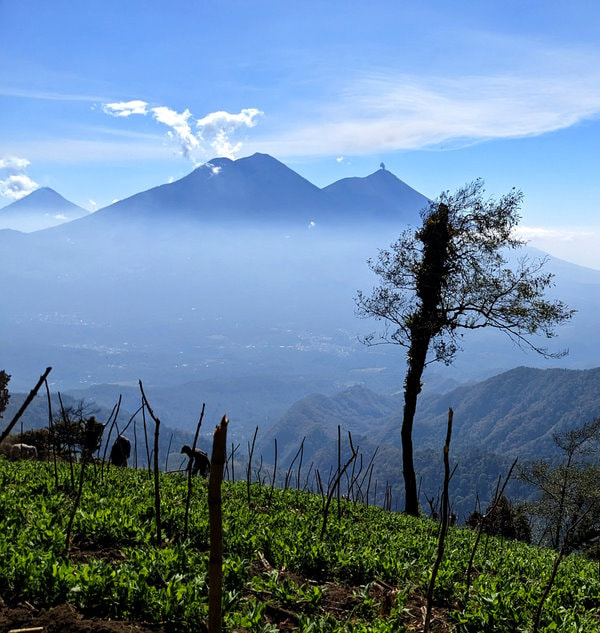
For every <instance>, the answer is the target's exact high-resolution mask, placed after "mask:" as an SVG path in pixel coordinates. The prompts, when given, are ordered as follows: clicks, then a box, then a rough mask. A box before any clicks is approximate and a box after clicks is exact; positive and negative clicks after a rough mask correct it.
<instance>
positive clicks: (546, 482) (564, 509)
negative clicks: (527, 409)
mask: <svg viewBox="0 0 600 633" xmlns="http://www.w3.org/2000/svg"><path fill="white" fill-rule="evenodd" d="M554 442H555V443H556V445H557V446H558V447H559V448H560V450H561V451H562V454H563V457H562V460H561V461H560V463H558V464H556V463H555V464H551V463H550V462H548V461H547V460H539V461H536V462H534V463H532V464H531V465H530V466H529V467H528V468H525V469H523V470H522V472H521V478H522V479H523V480H524V481H526V482H527V483H529V484H530V485H532V486H534V487H535V488H536V489H537V490H538V491H539V493H540V496H539V498H538V500H537V501H536V502H534V503H532V504H531V506H530V511H531V513H532V514H533V516H535V517H536V518H537V519H538V520H539V521H541V523H542V527H541V529H542V530H543V534H544V535H545V541H546V542H547V543H548V544H549V545H551V546H552V547H553V548H554V549H556V550H563V551H565V552H569V551H571V550H574V549H586V547H588V546H589V545H590V544H591V543H592V542H593V541H594V540H595V539H597V538H598V537H600V467H598V466H597V465H596V464H595V463H594V462H593V460H592V457H593V455H594V453H597V451H598V448H599V443H600V418H598V419H596V420H594V421H593V422H590V423H587V424H584V425H583V426H582V427H579V428H576V429H571V430H569V431H566V432H565V433H556V434H555V435H554Z"/></svg>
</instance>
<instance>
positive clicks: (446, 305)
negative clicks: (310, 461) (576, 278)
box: [356, 180, 573, 515]
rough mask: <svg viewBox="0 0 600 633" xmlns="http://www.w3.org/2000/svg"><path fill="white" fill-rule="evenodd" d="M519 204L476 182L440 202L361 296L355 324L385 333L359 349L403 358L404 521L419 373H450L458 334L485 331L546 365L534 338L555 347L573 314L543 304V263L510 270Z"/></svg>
mask: <svg viewBox="0 0 600 633" xmlns="http://www.w3.org/2000/svg"><path fill="white" fill-rule="evenodd" d="M522 198H523V196H522V193H521V192H520V191H517V190H516V189H513V190H511V191H510V192H509V193H508V194H506V195H505V196H503V197H502V198H500V200H494V199H493V198H489V199H485V198H484V189H483V182H482V181H481V180H477V181H475V182H473V183H471V184H468V185H466V186H464V187H463V188H462V189H459V190H458V191H457V192H456V193H454V194H452V195H451V194H449V193H447V192H445V193H443V194H442V195H441V196H440V198H439V199H438V200H437V201H435V202H432V203H431V204H430V206H429V207H428V208H427V209H426V210H424V212H423V214H422V218H423V224H422V226H421V228H420V229H419V230H417V231H416V232H413V231H412V230H410V229H408V230H406V231H404V232H403V233H402V234H401V235H400V237H399V238H398V240H397V241H396V242H395V243H394V244H392V246H391V248H390V249H389V250H382V251H380V252H379V256H378V258H377V260H376V261H373V260H370V261H369V266H370V267H371V269H372V270H373V271H374V272H375V273H376V274H377V275H378V277H379V278H380V285H379V286H377V287H375V288H374V289H373V290H372V292H371V294H364V293H362V292H360V291H359V293H358V295H357V298H356V304H357V314H358V315H359V316H361V317H365V318H368V317H374V318H375V319H377V320H381V321H384V322H385V324H386V328H385V330H384V331H383V332H382V333H381V334H379V335H375V334H372V335H370V336H368V337H366V339H365V342H366V343H367V344H375V343H395V344H398V345H402V346H403V347H405V348H406V349H407V371H406V377H405V381H404V415H403V422H402V461H403V475H404V485H405V492H406V512H407V513H409V514H413V515H417V514H418V510H419V504H418V498H417V482H416V476H415V470H414V464H413V445H412V429H413V421H414V416H415V411H416V406H417V398H418V395H419V393H420V391H421V386H422V385H421V377H422V375H423V371H424V369H425V366H426V365H427V364H428V363H429V362H433V361H441V362H443V363H446V364H449V363H451V362H452V360H453V358H454V356H455V354H456V352H457V351H458V350H459V349H460V338H461V337H462V335H463V331H464V330H477V329H481V328H484V327H486V328H494V329H497V330H500V331H502V332H504V333H505V334H506V335H507V336H508V337H509V338H510V339H511V340H512V341H514V342H515V343H516V344H517V345H520V346H522V347H525V348H529V349H532V350H534V351H536V352H538V353H540V354H543V355H544V356H552V354H550V353H549V352H548V350H547V349H546V348H544V347H542V346H540V344H539V343H538V342H537V341H536V340H535V339H533V338H532V337H533V336H534V335H542V336H545V337H546V338H551V337H552V336H554V333H555V328H556V326H557V325H560V324H561V323H563V322H564V321H566V320H568V319H569V318H570V317H571V316H572V314H573V311H572V310H569V309H568V308H567V306H566V305H565V304H564V303H563V302H561V301H549V300H547V299H545V298H544V295H545V292H546V290H547V289H548V288H549V287H550V286H551V285H552V275H551V274H549V273H547V272H544V270H543V269H544V264H545V260H543V259H542V260H530V259H528V258H527V257H523V258H521V259H520V260H519V261H518V262H517V264H516V265H514V266H510V265H509V262H508V258H507V255H506V251H507V249H508V250H514V249H518V248H519V247H521V246H523V244H524V243H523V242H522V241H521V240H519V239H517V238H516V237H515V228H516V226H517V224H518V222H519V209H520V206H521V202H522Z"/></svg>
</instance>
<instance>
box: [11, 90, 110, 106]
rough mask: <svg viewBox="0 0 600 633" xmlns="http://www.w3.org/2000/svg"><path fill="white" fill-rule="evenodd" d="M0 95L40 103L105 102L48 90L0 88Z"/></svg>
mask: <svg viewBox="0 0 600 633" xmlns="http://www.w3.org/2000/svg"><path fill="white" fill-rule="evenodd" d="M0 95H1V96H3V97H22V98H25V99H39V100H42V101H89V102H92V103H97V102H98V101H105V97H101V96H99V95H86V94H72V93H64V92H52V91H50V90H36V89H24V88H13V87H10V86H4V87H0Z"/></svg>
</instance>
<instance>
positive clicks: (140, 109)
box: [102, 99, 148, 117]
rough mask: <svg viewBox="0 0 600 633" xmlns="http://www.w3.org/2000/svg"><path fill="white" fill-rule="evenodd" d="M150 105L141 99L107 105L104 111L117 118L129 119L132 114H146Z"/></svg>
mask: <svg viewBox="0 0 600 633" xmlns="http://www.w3.org/2000/svg"><path fill="white" fill-rule="evenodd" d="M147 106H148V104H147V103H146V102H145V101H141V100H140V99H134V100H133V101H119V102H116V103H105V104H103V105H102V109H103V110H104V112H105V113H106V114H109V115H110V116H117V117H128V116H131V115H132V114H146V113H147V112H148V110H147Z"/></svg>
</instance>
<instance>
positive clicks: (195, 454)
mask: <svg viewBox="0 0 600 633" xmlns="http://www.w3.org/2000/svg"><path fill="white" fill-rule="evenodd" d="M181 453H182V454H184V455H187V456H188V457H189V458H190V461H189V463H188V465H187V468H186V470H190V468H191V469H192V475H197V474H198V473H200V475H201V476H202V477H207V476H208V474H209V473H210V459H208V455H207V454H206V453H205V452H204V451H201V450H200V449H199V448H195V449H192V447H191V446H188V445H187V444H185V445H184V446H182V447H181Z"/></svg>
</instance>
